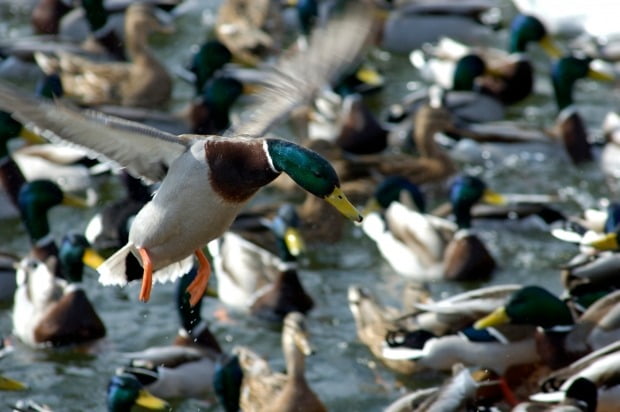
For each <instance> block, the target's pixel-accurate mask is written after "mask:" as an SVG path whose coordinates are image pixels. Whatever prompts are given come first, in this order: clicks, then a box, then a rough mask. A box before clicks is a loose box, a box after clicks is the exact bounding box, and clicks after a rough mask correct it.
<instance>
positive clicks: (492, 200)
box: [482, 189, 506, 205]
mask: <svg viewBox="0 0 620 412" xmlns="http://www.w3.org/2000/svg"><path fill="white" fill-rule="evenodd" d="M482 201H483V202H484V203H488V204H490V205H504V204H506V198H505V197H504V196H502V195H501V194H499V193H497V192H494V191H493V190H490V189H486V190H485V191H484V193H483V194H482Z"/></svg>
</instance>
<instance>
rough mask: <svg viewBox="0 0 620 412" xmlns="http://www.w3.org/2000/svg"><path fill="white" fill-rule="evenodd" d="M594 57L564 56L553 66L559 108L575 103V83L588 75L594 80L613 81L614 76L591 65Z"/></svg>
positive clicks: (552, 76) (552, 73)
mask: <svg viewBox="0 0 620 412" xmlns="http://www.w3.org/2000/svg"><path fill="white" fill-rule="evenodd" d="M592 61H593V59H592V58H590V57H587V56H572V55H571V56H564V57H562V58H560V59H558V60H556V61H555V62H554V63H553V65H552V66H551V82H552V83H553V91H554V93H555V101H556V103H557V106H558V110H562V109H564V108H566V107H568V106H570V105H571V104H573V88H574V86H575V83H576V82H577V81H578V80H580V79H584V78H586V77H589V78H591V79H593V80H601V81H607V82H610V81H613V80H614V77H613V76H611V75H610V74H608V73H604V72H601V71H599V70H596V69H594V68H592V67H591V64H592Z"/></svg>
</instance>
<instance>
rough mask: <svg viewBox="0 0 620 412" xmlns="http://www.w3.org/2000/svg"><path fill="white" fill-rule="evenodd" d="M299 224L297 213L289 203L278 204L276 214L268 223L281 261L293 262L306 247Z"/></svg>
mask: <svg viewBox="0 0 620 412" xmlns="http://www.w3.org/2000/svg"><path fill="white" fill-rule="evenodd" d="M299 225H300V221H299V215H298V214H297V211H296V210H295V207H294V206H293V205H292V204H290V203H285V204H283V205H282V206H280V208H279V209H278V213H277V214H276V216H275V217H274V218H273V219H272V220H271V221H270V222H269V223H268V226H269V229H270V230H271V232H272V233H273V234H274V236H275V237H276V243H277V246H278V254H279V257H280V259H281V260H282V261H283V262H294V261H295V260H296V259H297V256H299V255H300V254H301V253H302V252H303V251H304V250H305V249H306V246H305V242H304V240H303V237H302V236H301V233H300V232H299Z"/></svg>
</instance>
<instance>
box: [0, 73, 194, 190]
mask: <svg viewBox="0 0 620 412" xmlns="http://www.w3.org/2000/svg"><path fill="white" fill-rule="evenodd" d="M0 109H2V110H6V111H7V112H9V113H11V115H12V116H13V117H15V118H16V119H17V120H19V121H20V122H22V123H23V124H24V125H26V127H30V128H34V129H35V130H36V132H37V133H39V134H41V135H42V136H44V137H45V138H46V139H48V140H50V141H52V142H63V143H65V144H67V143H68V144H73V145H77V146H79V147H82V148H84V149H86V150H87V151H88V152H89V155H91V156H93V157H95V158H98V159H102V160H108V161H112V162H113V163H116V164H117V165H119V166H122V167H126V168H127V169H128V171H129V172H131V173H132V174H135V175H137V176H140V177H143V178H145V179H147V180H150V181H160V180H162V179H163V178H164V177H165V176H166V172H167V171H168V168H169V166H170V164H171V163H172V161H173V160H174V159H176V158H177V157H179V156H180V155H181V154H182V153H183V152H184V151H185V150H187V148H188V146H189V141H186V140H184V139H183V138H181V137H178V136H175V135H173V134H170V133H166V132H163V131H161V130H158V129H156V128H153V127H149V126H144V125H142V124H140V123H136V122H132V121H129V120H125V119H121V118H118V117H113V116H108V115H104V114H103V113H100V112H97V111H95V110H79V109H76V108H74V107H70V106H68V105H67V104H63V103H61V102H60V101H56V102H47V101H43V100H38V99H35V98H32V97H29V96H27V95H25V94H23V93H22V92H21V91H19V90H18V89H16V88H13V87H11V86H9V85H7V84H6V83H0Z"/></svg>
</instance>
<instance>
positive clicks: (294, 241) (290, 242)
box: [284, 227, 306, 256]
mask: <svg viewBox="0 0 620 412" xmlns="http://www.w3.org/2000/svg"><path fill="white" fill-rule="evenodd" d="M284 243H286V247H287V248H288V251H289V252H290V254H291V255H293V256H299V255H300V254H301V252H303V251H304V250H306V245H305V244H304V239H303V238H302V237H301V234H300V233H299V230H297V229H295V228H294V227H289V228H288V229H286V231H285V232H284Z"/></svg>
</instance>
